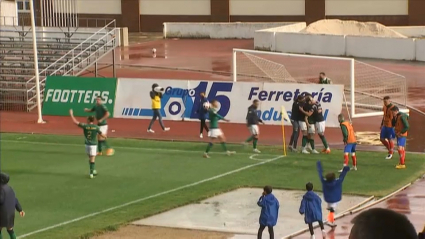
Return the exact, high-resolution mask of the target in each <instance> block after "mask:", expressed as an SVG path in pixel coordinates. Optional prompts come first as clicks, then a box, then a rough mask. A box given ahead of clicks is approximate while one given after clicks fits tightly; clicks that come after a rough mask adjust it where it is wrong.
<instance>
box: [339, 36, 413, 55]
mask: <svg viewBox="0 0 425 239" xmlns="http://www.w3.org/2000/svg"><path fill="white" fill-rule="evenodd" d="M345 39H346V55H347V56H352V57H365V58H379V59H392V60H415V59H416V48H415V39H412V38H389V37H368V36H346V38H345Z"/></svg>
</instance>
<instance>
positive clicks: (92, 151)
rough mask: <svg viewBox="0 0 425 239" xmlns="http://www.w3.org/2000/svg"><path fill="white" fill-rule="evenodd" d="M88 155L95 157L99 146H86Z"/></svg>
mask: <svg viewBox="0 0 425 239" xmlns="http://www.w3.org/2000/svg"><path fill="white" fill-rule="evenodd" d="M86 154H88V155H89V156H91V157H93V156H96V154H97V145H86Z"/></svg>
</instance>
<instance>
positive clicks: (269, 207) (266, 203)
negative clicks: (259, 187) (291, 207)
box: [257, 186, 279, 239]
mask: <svg viewBox="0 0 425 239" xmlns="http://www.w3.org/2000/svg"><path fill="white" fill-rule="evenodd" d="M257 205H258V206H259V207H261V215H260V228H259V229H258V235H257V239H261V238H262V235H263V231H264V229H265V228H266V227H267V228H268V230H269V234H270V239H274V230H273V227H274V226H276V223H277V217H278V215H279V201H278V200H277V198H276V197H275V196H274V195H273V194H272V187H271V186H265V187H264V191H263V195H261V197H260V199H258V202H257Z"/></svg>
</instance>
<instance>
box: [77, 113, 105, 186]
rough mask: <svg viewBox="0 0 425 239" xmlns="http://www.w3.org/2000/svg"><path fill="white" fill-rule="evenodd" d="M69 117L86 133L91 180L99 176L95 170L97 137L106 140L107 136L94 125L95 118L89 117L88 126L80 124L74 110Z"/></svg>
mask: <svg viewBox="0 0 425 239" xmlns="http://www.w3.org/2000/svg"><path fill="white" fill-rule="evenodd" d="M69 115H70V116H71V118H72V121H74V124H76V125H77V126H78V127H80V128H82V129H83V132H84V138H85V139H86V140H85V144H86V153H87V155H88V156H89V164H90V174H89V176H90V178H94V176H96V175H97V172H96V169H95V165H94V163H95V158H96V152H97V136H98V135H100V136H102V137H103V138H104V139H106V135H103V134H102V132H101V130H100V126H97V125H95V124H94V117H93V116H89V117H87V124H84V123H80V122H78V121H77V119H75V117H74V113H73V111H72V109H70V110H69Z"/></svg>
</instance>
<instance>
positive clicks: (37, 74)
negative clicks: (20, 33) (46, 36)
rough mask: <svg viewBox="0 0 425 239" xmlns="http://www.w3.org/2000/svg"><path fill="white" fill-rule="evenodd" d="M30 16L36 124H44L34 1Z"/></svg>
mask: <svg viewBox="0 0 425 239" xmlns="http://www.w3.org/2000/svg"><path fill="white" fill-rule="evenodd" d="M29 2H30V14H31V30H32V45H33V51H34V71H35V89H36V94H37V113H38V120H37V123H39V124H43V123H46V122H44V121H43V115H42V114H41V97H40V72H39V70H38V51H37V35H36V31H35V17H34V0H30V1H29Z"/></svg>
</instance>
